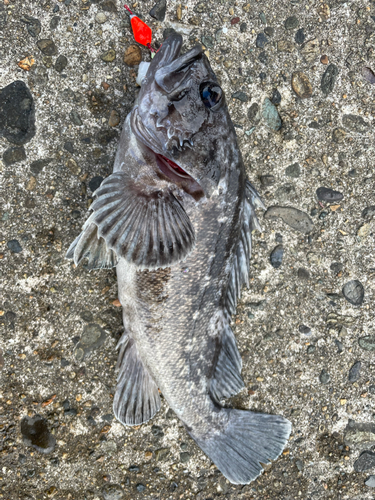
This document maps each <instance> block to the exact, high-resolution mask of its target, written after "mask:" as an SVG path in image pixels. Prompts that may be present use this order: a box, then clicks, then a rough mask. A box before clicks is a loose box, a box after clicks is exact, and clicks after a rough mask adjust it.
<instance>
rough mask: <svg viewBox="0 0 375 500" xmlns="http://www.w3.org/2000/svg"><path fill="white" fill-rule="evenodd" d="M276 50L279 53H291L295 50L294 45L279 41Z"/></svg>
mask: <svg viewBox="0 0 375 500" xmlns="http://www.w3.org/2000/svg"><path fill="white" fill-rule="evenodd" d="M277 50H278V51H279V52H293V51H294V50H295V47H294V44H293V43H292V42H290V41H289V40H279V41H278V42H277Z"/></svg>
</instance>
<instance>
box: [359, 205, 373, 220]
mask: <svg viewBox="0 0 375 500" xmlns="http://www.w3.org/2000/svg"><path fill="white" fill-rule="evenodd" d="M361 215H362V217H363V218H364V219H367V218H369V219H370V218H371V217H374V215H375V205H371V206H370V207H366V208H364V209H363V211H362V214H361Z"/></svg>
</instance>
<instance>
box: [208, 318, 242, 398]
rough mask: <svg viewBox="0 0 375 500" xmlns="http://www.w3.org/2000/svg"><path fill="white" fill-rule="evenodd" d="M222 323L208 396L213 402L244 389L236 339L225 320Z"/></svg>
mask: <svg viewBox="0 0 375 500" xmlns="http://www.w3.org/2000/svg"><path fill="white" fill-rule="evenodd" d="M223 323H224V328H223V331H222V333H221V348H220V352H219V356H218V360H217V363H216V367H215V372H214V377H213V379H212V380H211V386H210V394H211V397H212V398H213V399H214V400H215V401H220V400H222V399H226V398H229V397H231V396H233V395H234V394H237V393H238V392H239V391H240V390H241V389H242V388H243V387H244V383H243V380H242V377H241V369H242V360H241V356H240V353H239V352H238V348H237V344H236V339H235V337H234V334H233V331H232V329H231V327H230V326H229V324H228V322H227V320H226V319H224V322H223Z"/></svg>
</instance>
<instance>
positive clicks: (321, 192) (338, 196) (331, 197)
mask: <svg viewBox="0 0 375 500" xmlns="http://www.w3.org/2000/svg"><path fill="white" fill-rule="evenodd" d="M316 196H317V198H318V200H320V201H327V202H329V203H333V202H337V201H340V200H342V199H343V197H344V195H343V194H342V193H340V191H335V190H334V189H331V188H326V187H320V188H318V189H317V190H316Z"/></svg>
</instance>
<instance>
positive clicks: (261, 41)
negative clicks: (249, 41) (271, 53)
mask: <svg viewBox="0 0 375 500" xmlns="http://www.w3.org/2000/svg"><path fill="white" fill-rule="evenodd" d="M267 43H268V38H267V37H266V35H265V34H264V33H259V34H258V35H257V37H256V40H255V45H256V46H257V47H258V48H260V49H264V47H265V46H266V45H267Z"/></svg>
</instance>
